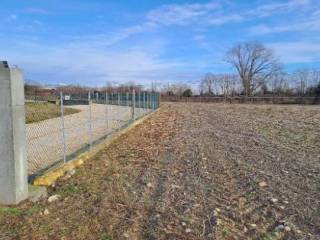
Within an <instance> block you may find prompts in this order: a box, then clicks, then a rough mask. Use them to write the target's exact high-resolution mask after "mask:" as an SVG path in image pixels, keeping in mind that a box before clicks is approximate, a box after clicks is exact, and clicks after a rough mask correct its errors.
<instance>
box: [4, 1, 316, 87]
mask: <svg viewBox="0 0 320 240" xmlns="http://www.w3.org/2000/svg"><path fill="white" fill-rule="evenodd" d="M0 16H1V18H2V21H1V22H0V44H1V46H2V47H1V51H0V58H1V59H4V60H8V61H10V63H11V64H16V65H18V66H19V67H21V68H22V69H23V70H24V71H25V75H26V78H27V79H32V80H34V81H37V82H40V83H47V84H70V83H73V84H84V85H90V86H102V85H104V84H105V82H106V81H113V82H118V83H125V82H128V81H134V82H136V83H141V84H145V85H149V84H150V83H151V82H152V81H157V82H158V83H163V84H167V83H168V82H170V83H173V82H188V83H191V84H196V83H197V82H198V80H199V79H200V78H201V77H202V76H203V75H204V74H205V73H206V72H217V73H223V72H229V71H232V69H231V68H230V67H229V65H228V64H227V63H225V62H224V60H223V59H224V55H225V52H226V51H227V50H228V49H229V48H230V47H232V45H234V44H235V43H238V42H242V41H251V40H257V41H261V42H262V43H264V44H265V45H266V46H268V47H270V48H272V49H274V51H275V53H276V54H277V55H278V56H279V57H280V59H281V61H282V62H283V63H284V66H285V68H286V69H287V70H288V71H293V70H295V69H297V68H317V69H319V68H320V34H319V33H320V1H319V0H286V1H280V0H271V1H262V0H256V1H254V0H252V1H249V0H244V1H235V0H225V1H222V0H220V1H219V0H213V1H183V0H171V1H169V0H163V1H156V0H152V1H151V0H109V1H105V0H90V1H89V0H86V1H85V0H65V1H61V0H60V1H58V0H45V1H43V0H28V1H26V0H2V1H1V8H0Z"/></svg>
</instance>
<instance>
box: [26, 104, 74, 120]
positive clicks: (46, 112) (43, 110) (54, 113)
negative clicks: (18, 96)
mask: <svg viewBox="0 0 320 240" xmlns="http://www.w3.org/2000/svg"><path fill="white" fill-rule="evenodd" d="M78 112H80V110H78V109H73V108H69V107H68V108H65V109H64V114H65V115H70V114H74V113H78ZM60 115H61V110H60V106H58V105H55V104H52V103H27V104H26V123H35V122H40V121H43V120H46V119H51V118H56V117H60Z"/></svg>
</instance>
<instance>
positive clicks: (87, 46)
mask: <svg viewBox="0 0 320 240" xmlns="http://www.w3.org/2000/svg"><path fill="white" fill-rule="evenodd" d="M15 49H20V50H19V51H17V50H15ZM21 49H23V50H21ZM3 56H4V57H5V58H6V59H8V60H9V61H10V62H11V63H14V64H18V65H19V66H20V67H21V68H23V69H26V70H27V71H26V73H27V76H29V75H31V76H34V77H35V78H36V79H34V80H37V81H39V82H41V81H44V82H50V83H52V84H58V83H60V82H64V83H68V82H69V83H73V84H76V83H78V84H84V85H91V86H97V85H103V84H104V83H105V82H106V81H115V82H118V83H124V82H128V81H134V82H136V83H140V84H145V85H148V84H149V83H151V81H154V80H158V81H160V80H161V79H166V80H170V81H174V80H175V79H173V78H174V76H176V75H177V73H178V72H179V70H178V69H181V67H182V65H181V63H179V62H178V61H175V60H172V59H171V60H168V59H166V58H162V57H161V55H160V54H159V53H158V52H156V51H155V48H154V49H150V50H149V49H148V46H145V48H144V49H142V48H128V49H124V50H122V51H113V50H110V49H109V50H106V49H104V48H103V47H101V46H100V45H95V44H93V43H92V42H90V41H89V42H86V41H83V42H80V41H78V42H75V43H69V44H63V45H59V46H55V47H52V46H48V45H44V44H40V43H32V42H29V43H28V42H26V41H24V42H20V43H18V46H17V45H16V44H14V46H13V48H12V49H6V50H5V51H4V52H3ZM35 56H36V57H35Z"/></svg>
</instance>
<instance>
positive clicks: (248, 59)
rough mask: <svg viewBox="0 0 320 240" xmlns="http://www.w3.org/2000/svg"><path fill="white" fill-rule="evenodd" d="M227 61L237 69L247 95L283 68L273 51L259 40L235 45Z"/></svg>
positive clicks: (228, 54)
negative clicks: (258, 41)
mask: <svg viewBox="0 0 320 240" xmlns="http://www.w3.org/2000/svg"><path fill="white" fill-rule="evenodd" d="M226 61H227V62H228V63H230V64H231V65H232V66H233V67H234V68H235V69H236V70H237V72H238V74H239V76H240V78H241V81H242V85H243V90H244V93H245V94H246V95H247V96H250V95H252V94H253V93H254V92H255V91H256V90H257V89H258V88H260V87H261V86H263V85H264V84H266V82H267V81H268V80H269V79H270V78H271V77H272V75H274V74H275V73H277V72H279V70H280V69H281V65H280V63H279V60H278V59H277V58H276V57H275V55H274V53H273V51H272V50H270V49H268V48H266V47H265V46H264V45H263V44H261V43H257V42H246V43H240V44H238V45H236V46H234V47H233V48H232V49H231V50H229V51H228V53H227V56H226Z"/></svg>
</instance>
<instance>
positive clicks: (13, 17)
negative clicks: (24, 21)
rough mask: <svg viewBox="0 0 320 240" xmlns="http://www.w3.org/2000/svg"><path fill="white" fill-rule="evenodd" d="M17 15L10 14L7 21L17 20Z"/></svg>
mask: <svg viewBox="0 0 320 240" xmlns="http://www.w3.org/2000/svg"><path fill="white" fill-rule="evenodd" d="M17 18H18V16H17V15H16V14H10V15H9V17H8V21H15V20H17Z"/></svg>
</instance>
